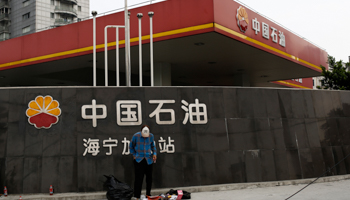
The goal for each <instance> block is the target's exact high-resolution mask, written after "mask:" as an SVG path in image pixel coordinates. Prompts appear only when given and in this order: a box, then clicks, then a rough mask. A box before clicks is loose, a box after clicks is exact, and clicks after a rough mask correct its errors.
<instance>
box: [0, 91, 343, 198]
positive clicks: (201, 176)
mask: <svg viewBox="0 0 350 200" xmlns="http://www.w3.org/2000/svg"><path fill="white" fill-rule="evenodd" d="M47 95H50V96H51V97H52V98H53V99H54V100H56V101H58V103H59V108H60V110H61V114H60V115H59V116H58V117H57V118H58V122H57V123H56V124H53V125H52V126H51V128H48V129H45V128H41V129H37V128H36V127H35V126H34V125H31V124H30V123H29V121H30V120H28V117H27V115H26V111H27V109H28V106H29V105H28V104H29V102H31V101H32V100H35V99H36V97H38V96H43V97H45V96H47ZM93 99H95V100H96V104H97V105H104V106H105V107H106V109H107V111H106V114H107V116H106V117H105V118H104V119H97V120H96V125H97V126H96V127H93V120H92V119H83V117H82V106H83V105H87V106H89V105H92V100H93ZM196 99H198V104H195V103H196ZM122 100H136V101H138V102H139V103H140V104H139V105H141V112H140V116H142V123H141V124H147V125H149V126H150V129H151V132H152V133H153V134H154V136H155V139H156V143H157V150H158V160H157V163H156V164H155V165H154V176H153V177H154V185H153V188H164V187H171V188H176V187H181V186H195V185H212V184H224V183H240V182H257V181H275V180H291V179H302V178H311V177H318V176H319V175H321V174H322V173H323V172H325V171H326V170H327V169H329V168H330V167H332V166H333V165H334V164H335V163H337V162H338V161H340V160H341V159H343V158H344V157H345V156H346V155H348V154H349V153H350V132H349V131H350V93H349V92H346V91H345V92H344V91H320V90H296V89H265V88H234V87H154V88H151V87H142V88H139V87H131V88H126V87H120V88H116V87H108V88H105V87H97V88H92V87H77V88H74V87H63V88H13V89H8V88H2V89H0V188H3V186H5V185H6V186H7V188H8V191H9V193H11V194H14V193H48V191H49V186H50V185H53V186H54V189H55V192H90V191H102V185H103V181H104V177H103V175H104V174H106V175H109V174H113V175H115V176H116V177H117V178H118V179H120V180H121V181H124V182H127V183H128V184H130V185H133V177H134V175H133V174H134V173H133V163H132V156H131V155H126V154H127V153H126V154H125V155H123V151H124V143H123V141H124V140H131V137H132V135H133V134H134V133H135V132H137V131H139V129H140V128H141V125H135V126H133V125H126V126H120V125H118V123H117V120H118V117H117V116H118V114H117V102H121V103H122V104H123V102H122ZM150 100H174V101H175V103H164V104H163V106H162V107H161V109H167V110H163V111H164V113H161V114H160V118H159V121H160V123H170V125H169V124H168V125H162V124H159V123H158V124H157V122H156V121H157V119H156V115H155V116H153V117H150V116H149V115H150V114H152V113H153V112H154V111H155V110H156V108H157V107H158V103H150ZM182 100H185V101H186V102H187V104H186V103H185V102H183V101H182ZM168 102H173V101H168ZM124 103H125V102H124ZM131 104H132V103H131ZM191 105H192V107H191ZM196 105H197V106H198V107H196ZM204 105H205V106H204ZM182 106H183V107H182ZM184 107H185V108H184ZM204 107H206V111H207V112H206V117H207V118H208V120H207V122H206V123H204V122H205V120H204V117H205V116H204V114H203V113H202V114H203V115H202V116H201V118H200V119H199V120H197V118H196V117H194V116H195V114H196V112H197V111H198V110H196V108H199V109H200V110H199V112H202V111H205V110H203V109H204ZM186 108H187V109H189V108H191V109H193V110H192V112H190V111H187V112H186ZM130 109H131V111H135V110H134V109H135V108H130ZM121 110H124V111H127V110H126V108H121ZM136 110H137V109H136ZM161 111H162V110H161ZM171 112H173V113H174V117H173V120H171V115H170V113H171ZM135 113H136V114H135V116H136V118H137V117H138V116H139V115H138V114H139V112H138V111H135ZM186 113H188V119H187V120H186V123H185V124H184V120H185V118H186ZM91 115H92V109H86V116H91ZM96 115H97V116H102V115H103V110H102V109H100V108H99V109H97V114H96ZM131 115H132V114H131ZM120 116H121V118H123V117H124V118H125V117H126V115H123V114H121V115H120ZM131 118H132V117H131ZM131 118H130V119H131ZM191 119H192V121H191ZM137 120H139V118H138V119H137ZM174 120H175V122H174ZM169 121H173V122H174V124H171V123H173V122H169ZM136 124H137V123H136ZM169 137H170V138H169ZM109 138H111V141H110V142H108V141H106V144H107V145H106V146H104V144H103V141H104V140H109ZM84 139H85V141H84ZM89 139H90V141H89ZM96 139H98V142H97V143H98V144H99V147H100V148H99V149H98V150H99V151H98V152H95V154H96V155H95V156H94V155H93V154H94V153H93V152H92V150H91V151H86V150H87V149H86V147H85V146H84V144H85V145H86V146H89V145H90V143H92V142H93V140H96ZM161 139H163V140H161ZM115 140H118V143H117V146H116V147H115V146H114V147H111V149H112V152H110V148H109V146H108V144H115ZM160 145H161V147H162V149H160ZM164 145H165V147H168V149H165V148H164ZM172 145H173V147H172ZM161 150H162V153H161V152H160V151H161ZM166 150H167V151H166ZM85 151H86V152H85ZM125 152H127V149H126V150H125ZM108 153H112V154H111V155H107V154H108ZM84 154H85V156H84ZM348 173H350V159H349V158H348V159H346V160H345V161H344V162H342V163H340V164H339V165H338V166H337V167H336V168H334V169H332V170H331V171H330V172H329V173H327V175H328V176H331V175H341V174H348Z"/></svg>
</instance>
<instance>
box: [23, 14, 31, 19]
mask: <svg viewBox="0 0 350 200" xmlns="http://www.w3.org/2000/svg"><path fill="white" fill-rule="evenodd" d="M29 17H30V12H29V13H26V14H24V15H22V19H23V20H26V19H28V18H29Z"/></svg>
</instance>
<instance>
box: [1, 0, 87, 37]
mask: <svg viewBox="0 0 350 200" xmlns="http://www.w3.org/2000/svg"><path fill="white" fill-rule="evenodd" d="M88 16H89V0H0V41H3V40H7V39H10V38H15V37H19V36H22V35H26V34H30V33H34V32H38V31H41V30H45V29H47V28H48V27H51V28H52V27H58V26H63V25H66V24H70V23H73V22H77V21H80V20H81V19H82V18H86V17H88Z"/></svg>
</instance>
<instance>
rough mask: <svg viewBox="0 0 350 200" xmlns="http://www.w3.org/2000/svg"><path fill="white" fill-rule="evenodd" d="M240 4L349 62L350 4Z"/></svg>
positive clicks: (118, 4)
mask: <svg viewBox="0 0 350 200" xmlns="http://www.w3.org/2000/svg"><path fill="white" fill-rule="evenodd" d="M147 1H148V4H149V2H150V1H149V0H128V5H129V6H130V5H134V4H138V3H142V2H147ZM152 2H159V0H156V1H154V0H153V1H152ZM198 2H200V0H199V1H198ZM240 2H241V3H243V4H245V5H246V6H248V7H250V8H251V9H253V10H255V11H256V12H258V13H259V14H262V15H264V16H266V17H268V18H270V19H272V20H274V21H276V22H278V23H279V24H281V25H282V26H284V27H285V28H287V29H289V30H291V31H293V32H294V33H297V34H298V35H300V36H301V37H304V38H306V39H308V40H309V41H311V42H312V43H314V44H316V45H318V46H319V47H321V48H323V49H325V50H326V51H327V52H328V54H329V55H331V56H334V57H335V58H336V59H337V60H340V59H341V60H343V61H345V62H348V61H349V56H350V47H349V46H350V34H349V33H350V14H349V9H350V0H332V1H329V0H289V1H281V0H240ZM146 4H147V3H146ZM123 7H124V0H90V10H96V11H98V13H103V12H108V11H111V10H115V9H119V8H123Z"/></svg>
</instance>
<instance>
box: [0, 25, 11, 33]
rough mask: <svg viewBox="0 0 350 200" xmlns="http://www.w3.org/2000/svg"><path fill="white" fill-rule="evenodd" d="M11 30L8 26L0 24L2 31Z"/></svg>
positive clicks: (0, 30)
mask: <svg viewBox="0 0 350 200" xmlns="http://www.w3.org/2000/svg"><path fill="white" fill-rule="evenodd" d="M5 31H6V32H9V31H10V29H9V27H8V26H0V33H1V32H5Z"/></svg>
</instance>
